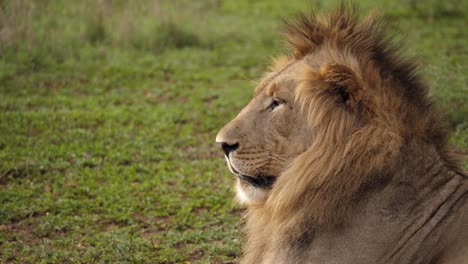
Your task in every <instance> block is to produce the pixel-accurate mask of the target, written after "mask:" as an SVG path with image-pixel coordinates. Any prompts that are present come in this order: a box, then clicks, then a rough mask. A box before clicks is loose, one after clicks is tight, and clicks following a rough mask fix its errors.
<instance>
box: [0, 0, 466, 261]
mask: <svg viewBox="0 0 468 264" xmlns="http://www.w3.org/2000/svg"><path fill="white" fill-rule="evenodd" d="M132 2H134V3H133V4H132V5H129V4H126V1H118V0H116V1H106V0H101V1H52V0H50V1H27V0H6V1H0V8H1V9H0V135H1V136H0V263H10V262H11V263H54V262H55V263H64V262H67V263H92V262H104V263H105V262H119V263H125V262H128V263H140V262H144V263H189V262H195V263H198V262H200V263H231V262H236V261H237V256H238V255H239V253H240V248H241V245H242V234H241V232H240V231H239V230H240V228H241V224H240V223H239V219H240V215H241V213H242V209H241V208H239V207H237V206H236V205H235V204H233V202H232V198H233V195H234V193H233V190H232V187H231V186H232V184H233V182H234V178H233V177H232V176H231V175H230V174H229V173H228V170H227V168H226V166H225V164H224V160H223V158H222V153H221V152H220V151H219V150H218V149H217V146H215V144H214V137H215V135H216V132H217V131H218V129H219V128H221V127H222V126H223V124H224V123H226V122H227V121H228V120H230V119H231V118H232V117H234V115H235V114H236V112H237V111H238V110H239V109H241V107H242V106H243V105H244V104H245V103H246V102H247V101H248V100H249V98H250V97H251V95H252V88H253V85H252V82H251V80H252V79H255V78H257V77H259V76H260V74H261V73H262V71H263V70H264V69H265V66H266V65H267V64H268V62H269V60H270V58H271V56H274V55H277V54H280V53H281V52H284V48H283V47H282V42H281V38H280V34H278V28H279V26H280V21H281V20H280V18H281V17H291V16H292V15H293V14H294V13H296V12H297V11H299V10H304V9H305V8H307V7H309V6H312V7H313V8H314V9H317V10H319V9H326V8H329V7H331V6H333V3H330V4H321V3H322V2H324V1H306V0H304V1H287V2H285V1H267V0H262V1H249V0H226V1H219V0H205V1H189V0H179V1H171V3H170V1H162V0H161V1H149V0H145V1H132ZM136 2H137V3H138V5H137V4H135V3H136ZM360 2H362V4H361V7H362V9H363V10H369V8H371V7H375V5H374V4H371V3H372V2H373V1H360ZM423 2H424V3H423ZM423 2H421V1H412V0H401V1H388V3H382V4H380V5H378V6H377V7H380V8H381V10H382V11H383V12H384V14H385V15H386V16H387V17H388V18H389V20H390V21H392V23H393V24H392V28H393V29H394V30H400V31H401V32H402V34H400V35H398V37H397V38H400V39H404V40H405V42H406V43H407V49H406V51H407V53H408V54H410V55H416V56H417V57H418V58H419V60H420V61H421V63H422V64H423V68H422V71H423V73H424V75H425V76H426V77H427V80H428V82H429V83H430V84H431V86H432V88H433V89H432V94H433V96H434V97H435V100H436V102H437V103H438V105H439V107H440V109H441V111H442V112H444V114H446V116H447V117H448V120H449V123H450V127H451V128H452V129H453V132H454V134H453V136H452V142H453V143H454V144H455V145H457V146H458V147H459V148H460V149H462V150H464V151H466V150H467V149H468V139H467V138H468V120H467V119H466V116H468V106H467V103H466V102H467V101H468V100H467V99H468V83H467V76H466V73H467V72H468V65H467V63H466V61H468V45H467V40H468V36H467V31H466V30H465V29H466V27H467V26H468V21H467V20H466V17H467V16H468V12H466V11H467V10H468V8H467V6H466V5H467V2H466V1H462V2H464V3H465V4H464V5H465V6H460V3H459V1H454V0H453V1H444V2H443V3H439V2H440V1H436V0H433V1H432V0H428V1H423ZM335 3H336V1H335Z"/></svg>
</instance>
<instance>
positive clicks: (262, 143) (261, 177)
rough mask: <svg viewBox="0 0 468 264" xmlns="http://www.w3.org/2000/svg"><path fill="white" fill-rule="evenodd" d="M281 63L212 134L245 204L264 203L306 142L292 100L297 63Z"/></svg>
mask: <svg viewBox="0 0 468 264" xmlns="http://www.w3.org/2000/svg"><path fill="white" fill-rule="evenodd" d="M285 64H286V65H283V67H280V68H279V69H277V70H275V71H273V72H272V73H270V74H268V75H267V76H266V77H265V78H264V79H263V80H262V81H261V82H260V83H259V84H258V86H257V89H256V95H255V96H254V98H253V99H252V100H251V101H250V102H249V104H248V105H247V106H246V107H245V108H244V109H242V111H241V112H240V113H239V114H238V115H237V117H236V118H234V120H232V121H231V122H229V123H228V124H227V125H225V126H224V128H222V129H221V131H219V133H218V135H217V136H216V142H217V143H219V144H220V145H221V147H222V149H223V151H224V154H225V158H226V161H227V163H228V166H229V169H230V170H231V172H232V173H234V174H236V175H237V176H238V179H237V185H236V189H237V198H238V200H239V201H240V202H241V203H244V204H258V203H262V202H264V201H265V199H266V198H267V197H268V193H269V190H270V189H271V187H272V185H273V184H274V182H275V180H276V178H277V177H279V175H280V174H281V173H282V172H283V171H284V170H285V169H286V168H287V167H288V165H289V164H290V163H291V161H292V160H293V159H294V158H295V157H296V156H297V155H299V154H300V153H302V152H304V151H305V150H306V149H307V148H308V147H309V145H310V144H309V138H310V134H311V133H310V131H308V128H307V126H306V125H305V123H306V120H305V118H304V117H303V115H302V114H301V111H300V109H299V107H297V105H296V104H295V102H294V91H295V89H296V86H297V81H296V80H295V79H296V78H295V76H297V71H298V68H299V67H298V66H299V65H298V64H299V63H285Z"/></svg>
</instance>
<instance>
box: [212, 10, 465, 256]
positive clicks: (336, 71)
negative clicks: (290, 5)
mask: <svg viewBox="0 0 468 264" xmlns="http://www.w3.org/2000/svg"><path fill="white" fill-rule="evenodd" d="M286 32H287V34H286V35H287V39H288V41H289V43H290V44H291V46H292V49H293V53H294V56H292V57H282V58H280V59H278V60H277V61H276V62H275V63H274V66H272V67H271V72H270V73H268V74H267V75H266V76H265V77H264V78H263V79H262V81H261V82H260V84H259V85H258V86H257V88H256V95H255V98H254V99H253V100H252V102H251V103H250V104H249V105H248V106H247V107H246V108H245V109H244V110H243V111H242V112H241V113H240V114H239V116H238V117H236V119H234V120H233V121H232V122H231V123H230V124H228V125H227V126H226V127H225V128H223V130H221V131H220V133H219V134H218V137H217V141H219V142H224V143H226V142H227V143H228V144H229V145H235V144H237V146H236V148H235V150H234V151H232V152H230V153H229V154H227V160H228V164H230V168H231V170H232V171H233V172H234V173H236V174H239V173H240V174H242V173H246V174H248V175H251V176H257V177H263V176H265V175H269V176H270V175H271V176H275V177H276V181H275V183H274V184H273V185H272V186H270V187H268V188H266V187H265V188H254V187H252V186H250V185H249V184H247V183H245V182H244V181H242V180H239V182H238V187H237V188H238V195H240V196H242V197H243V198H242V197H241V198H239V199H240V200H241V202H243V203H245V204H246V205H247V206H248V212H247V215H246V219H247V226H246V228H247V236H248V239H247V244H246V246H245V255H244V258H243V263H308V262H310V263H316V262H317V261H319V262H318V263H335V262H333V261H332V259H333V260H336V261H337V262H336V263H366V262H361V261H371V262H373V263H380V262H382V263H429V262H430V263H452V262H453V263H455V262H454V261H457V260H460V259H464V257H465V256H466V255H460V254H462V253H460V252H461V251H463V250H465V251H466V249H468V243H467V242H464V241H462V240H463V239H461V240H460V239H459V238H458V237H459V236H464V235H468V227H467V226H466V224H464V222H466V221H467V218H466V217H467V212H468V207H467V206H466V199H467V195H468V183H467V178H466V175H465V174H464V172H463V171H462V170H461V169H460V168H459V166H458V165H457V159H456V157H455V155H454V154H452V151H451V149H450V148H449V146H448V143H447V131H446V130H445V129H444V127H443V125H442V123H441V121H440V120H439V116H438V114H437V112H436V111H435V109H434V107H433V105H432V102H431V101H430V100H429V99H428V97H427V87H426V85H425V84H424V83H423V82H422V81H421V79H420V78H419V77H418V74H417V72H416V67H415V64H414V63H412V62H411V61H409V60H406V59H404V58H402V57H400V55H398V52H397V50H396V48H395V47H394V46H393V45H392V43H391V41H390V40H389V38H387V37H386V35H385V32H386V29H385V27H384V26H383V23H382V21H381V19H380V18H379V17H378V16H376V15H373V14H371V15H369V16H367V17H366V18H365V19H363V20H362V21H359V20H358V17H357V15H356V12H355V9H353V8H350V7H348V6H346V5H342V6H341V7H340V8H338V9H337V10H335V11H332V12H330V14H329V15H328V16H325V17H323V18H321V19H318V18H316V17H315V16H314V15H310V16H305V15H301V16H299V18H298V20H296V22H294V23H289V24H288V26H287V31H286ZM277 97H278V98H286V99H281V100H282V101H281V100H280V101H281V102H280V103H279V105H280V106H281V108H277V107H278V104H274V105H273V106H271V105H268V103H269V102H270V101H271V98H277ZM269 100H270V101H269ZM275 100H276V99H275ZM283 101H284V102H283ZM267 105H268V107H266V106H267ZM268 111H270V112H268ZM280 111H281V112H280ZM259 112H260V113H261V114H258V113H259ZM265 113H269V114H265ZM258 115H262V116H261V118H259V117H258ZM265 119H266V120H267V121H265ZM271 120H273V121H271ZM288 120H289V121H288ZM247 124H248V125H247ZM251 124H254V125H251ZM247 126H248V127H247ZM265 127H267V128H268V129H266V130H265V129H264V128H265ZM287 127H290V129H289V130H288V129H287ZM261 129H264V130H261ZM272 131H273V132H272ZM258 134H261V135H262V136H261V137H260V136H259V135H258ZM284 141H287V143H286V144H285V143H284ZM278 142H279V143H278ZM252 150H255V151H252ZM245 153H248V155H250V156H248V157H247V156H246V155H245ZM255 153H261V154H259V155H256V154H255ZM243 154H244V155H243ZM264 157H267V158H264ZM245 160H248V161H250V160H253V162H250V163H249V162H245ZM246 164H247V165H246ZM252 164H259V165H252ZM434 168H438V169H437V170H434ZM239 171H240V172H239ZM254 178H255V177H254ZM408 188H410V189H411V190H412V191H411V192H408V191H407V189H408ZM239 193H240V194H239ZM388 197H391V199H390V198H388ZM396 201H398V202H396ZM440 201H443V203H441V202H440ZM394 203H397V205H393V204H394ZM436 205H437V206H436ZM449 205H450V206H449ZM395 206H396V208H397V209H387V208H393V207H395ZM444 206H446V207H444ZM370 208H374V209H375V208H378V210H375V211H372V210H371V209H370ZM415 208H417V209H415ZM434 208H436V209H434ZM444 208H447V209H444ZM359 210H361V211H359ZM444 210H445V211H444ZM381 212H385V213H381ZM415 212H419V213H420V218H418V219H426V220H427V221H425V222H424V223H421V224H420V225H421V227H420V228H419V229H415V230H416V231H414V234H413V233H412V234H413V235H412V236H411V237H410V238H408V239H407V240H406V241H412V243H413V244H411V243H410V244H409V245H408V243H406V242H405V243H403V242H401V239H402V238H403V237H406V236H407V232H409V231H408V230H411V229H410V228H406V229H405V228H403V226H413V225H416V224H415V223H418V220H417V219H416V218H414V217H415V215H414V214H416V213H415ZM428 212H429V213H428ZM442 212H445V213H444V214H442ZM439 213H440V214H441V215H442V216H440V217H441V218H443V219H445V220H444V221H442V222H440V220H437V219H436V215H438V214H439ZM364 215H365V216H366V217H365V218H364V220H363V221H357V219H360V217H362V216H364ZM416 215H417V214H416ZM369 219H370V220H369ZM389 219H398V220H395V221H396V222H395V225H394V226H392V225H390V224H389V225H388V226H386V225H385V224H386V223H387V222H389V221H390V220H389ZM463 219H465V220H463ZM366 221H370V222H369V223H368V224H367V222H366ZM463 221H464V222H463ZM364 222H365V223H366V224H363V223H364ZM390 222H391V221H390ZM427 223H431V228H427V225H425V224H427ZM432 223H433V224H432ZM373 224H374V225H376V226H382V230H384V231H382V232H387V231H388V233H389V234H392V233H395V237H392V236H391V235H388V239H387V240H388V241H387V240H385V239H384V237H382V238H381V239H382V240H381V241H380V240H378V239H377V238H374V237H372V239H373V240H375V239H377V241H380V242H381V243H382V246H380V247H377V248H376V249H375V250H373V251H372V252H371V253H369V255H367V256H366V257H367V258H362V259H360V260H358V259H354V258H353V257H344V256H346V254H345V253H342V254H343V257H342V258H341V259H340V257H341V255H340V254H341V253H336V252H334V251H333V250H337V249H336V248H334V247H333V246H331V248H330V246H325V245H327V243H332V242H330V241H333V243H332V245H334V243H336V245H342V244H343V243H344V244H343V245H342V247H344V248H345V249H346V250H348V251H349V252H353V250H355V248H354V245H350V244H355V245H358V244H360V243H362V244H363V245H364V247H365V248H366V249H367V248H371V247H370V246H366V245H367V244H366V243H369V245H371V244H370V243H374V244H375V243H376V242H370V241H371V240H366V239H369V237H366V236H365V235H362V237H359V238H356V237H358V235H352V236H351V235H346V234H354V233H353V232H355V233H356V234H362V233H365V232H367V231H368V229H369V228H370V230H374V229H372V227H368V226H372V225H373ZM432 225H434V226H432ZM400 229H401V230H400ZM421 230H424V232H427V234H426V233H424V234H423V233H421V232H423V231H421ZM425 230H428V231H425ZM418 232H419V233H418ZM428 236H430V237H434V240H437V241H436V242H433V241H432V240H431V241H429V242H428V241H427V237H428ZM338 238H339V239H338ZM436 238H437V239H436ZM346 239H349V241H354V240H353V239H357V240H356V241H355V242H353V243H351V242H350V243H348V244H346V243H345V242H343V240H345V241H346ZM324 241H328V242H327V243H326V242H324ZM337 241H339V242H337ZM465 241H466V240H465ZM399 243H400V244H401V243H403V244H401V245H400V244H399ZM337 247H338V246H337ZM454 248H459V250H456V252H457V253H454ZM345 249H344V250H343V252H345V251H346V250H345ZM362 250H364V248H363V249H362ZM369 250H370V249H369ZM388 252H393V253H388ZM447 252H451V253H450V254H451V255H450V256H449V255H448V254H449V253H447ZM356 254H358V253H356ZM363 254H364V253H363ZM372 254H375V257H374V256H373V255H372ZM466 257H468V256H466ZM345 260H346V261H345ZM328 261H329V262H328ZM467 261H468V260H467ZM371 262H367V263H371Z"/></svg>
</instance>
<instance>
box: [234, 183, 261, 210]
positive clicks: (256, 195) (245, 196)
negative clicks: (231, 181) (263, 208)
mask: <svg viewBox="0 0 468 264" xmlns="http://www.w3.org/2000/svg"><path fill="white" fill-rule="evenodd" d="M268 192H269V190H268V189H264V188H257V187H254V186H252V185H250V184H249V183H246V182H244V181H243V180H241V179H238V180H237V184H236V200H237V201H238V202H239V203H240V204H244V205H255V204H262V203H264V202H265V200H266V199H267V197H268Z"/></svg>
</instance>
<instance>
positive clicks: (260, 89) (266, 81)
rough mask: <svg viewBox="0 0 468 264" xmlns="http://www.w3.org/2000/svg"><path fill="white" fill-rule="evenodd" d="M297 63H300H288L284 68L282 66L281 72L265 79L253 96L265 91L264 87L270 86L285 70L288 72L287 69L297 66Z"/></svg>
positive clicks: (296, 61)
mask: <svg viewBox="0 0 468 264" xmlns="http://www.w3.org/2000/svg"><path fill="white" fill-rule="evenodd" d="M298 62H300V60H295V61H292V62H290V63H288V64H287V65H286V66H284V67H283V68H282V69H281V70H279V71H278V72H276V73H275V74H272V75H271V76H270V77H268V78H266V79H265V80H264V81H263V85H262V86H259V87H257V89H255V95H258V94H259V93H260V92H261V91H263V90H264V89H265V87H268V86H270V84H271V83H272V82H273V81H274V80H275V79H276V77H278V76H279V75H281V74H282V73H283V72H285V71H286V70H288V69H289V68H291V67H292V66H294V65H295V64H297V63H298Z"/></svg>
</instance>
